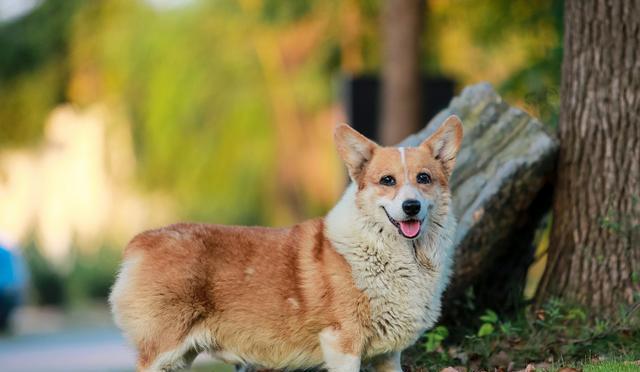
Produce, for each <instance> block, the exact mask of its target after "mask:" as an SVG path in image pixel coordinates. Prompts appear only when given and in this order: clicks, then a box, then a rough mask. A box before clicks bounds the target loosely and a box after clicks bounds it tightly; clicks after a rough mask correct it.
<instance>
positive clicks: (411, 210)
mask: <svg viewBox="0 0 640 372" xmlns="http://www.w3.org/2000/svg"><path fill="white" fill-rule="evenodd" d="M402 210H403V211H404V213H406V214H407V216H415V215H416V214H418V212H420V202H419V201H417V200H415V199H408V200H405V201H404V202H402Z"/></svg>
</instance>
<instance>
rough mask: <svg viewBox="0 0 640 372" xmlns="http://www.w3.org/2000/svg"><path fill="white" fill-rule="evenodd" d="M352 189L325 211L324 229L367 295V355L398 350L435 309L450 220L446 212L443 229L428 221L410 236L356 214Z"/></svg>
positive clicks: (443, 280)
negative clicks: (369, 330)
mask: <svg viewBox="0 0 640 372" xmlns="http://www.w3.org/2000/svg"><path fill="white" fill-rule="evenodd" d="M350 194H351V195H350ZM353 194H355V188H354V187H353V186H352V187H351V188H350V190H348V191H347V192H346V193H345V196H344V198H343V200H342V201H341V202H340V203H339V204H338V205H337V206H336V208H334V210H333V211H332V212H331V213H330V214H329V216H328V218H327V235H328V237H329V238H330V239H331V240H332V242H333V244H334V245H335V246H336V249H337V250H338V251H339V252H340V253H341V254H342V255H343V256H344V257H345V259H346V260H347V262H349V264H350V265H351V268H352V272H353V277H354V280H355V284H356V286H357V287H358V288H360V289H361V290H362V291H363V292H364V293H365V294H366V295H367V296H368V297H369V302H370V310H371V322H372V324H371V326H372V333H373V334H372V335H371V339H370V340H369V343H368V347H367V350H366V354H367V356H374V355H377V354H381V353H386V352H390V351H400V350H403V349H404V348H406V347H408V346H410V345H411V344H413V343H414V342H415V341H416V339H417V338H418V337H419V336H420V335H421V334H422V332H424V331H425V330H426V329H428V328H430V327H432V326H433V325H434V324H435V322H436V321H437V319H438V317H439V315H440V301H441V299H440V297H441V295H442V292H443V290H444V288H445V287H446V285H447V283H448V280H449V275H450V271H451V263H452V253H453V252H452V251H453V249H452V243H451V238H452V235H453V231H454V230H455V222H454V219H453V217H452V216H451V215H450V214H449V215H448V216H447V219H450V220H448V221H447V223H445V224H442V225H443V226H446V229H444V228H443V227H440V226H438V225H436V224H429V225H427V226H425V227H426V228H427V229H429V230H427V231H425V233H424V234H423V236H422V237H421V238H420V239H417V240H415V241H410V240H407V239H405V238H403V237H401V236H400V235H399V234H398V233H397V232H395V231H393V229H392V230H391V231H389V229H383V228H381V227H380V226H376V225H371V223H370V222H369V221H365V219H364V218H362V216H360V217H359V216H358V215H359V212H358V211H357V210H354V209H357V208H356V207H355V203H352V200H351V199H352V198H353V197H354V196H353ZM381 230H385V231H384V232H381Z"/></svg>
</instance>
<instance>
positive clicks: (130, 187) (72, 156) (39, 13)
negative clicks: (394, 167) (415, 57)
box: [0, 0, 562, 370]
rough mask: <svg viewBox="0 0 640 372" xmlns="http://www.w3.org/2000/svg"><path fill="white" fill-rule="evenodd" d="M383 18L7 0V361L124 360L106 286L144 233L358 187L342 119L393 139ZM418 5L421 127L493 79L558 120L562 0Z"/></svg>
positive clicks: (260, 219) (245, 216) (282, 212)
mask: <svg viewBox="0 0 640 372" xmlns="http://www.w3.org/2000/svg"><path fill="white" fill-rule="evenodd" d="M382 12H383V2H382V1H381V0H378V1H376V0H343V1H339V0H322V1H320V0H296V1H278V0H217V1H204V0H90V1H89V0H87V1H83V0H0V247H1V248H0V286H1V287H0V290H1V291H2V293H3V295H2V298H3V299H2V302H0V307H1V308H2V311H0V320H1V323H2V324H1V325H2V328H3V331H2V332H3V333H2V336H1V337H0V365H4V366H5V367H6V366H9V367H7V368H9V369H8V370H12V369H11V368H14V369H15V370H19V369H18V367H19V363H20V360H24V358H30V356H34V355H35V357H33V358H32V360H31V362H32V363H35V364H33V366H35V367H33V368H34V370H38V368H40V367H41V368H40V370H55V368H56V367H54V366H55V365H56V364H55V362H54V360H59V359H60V358H62V359H65V358H75V359H77V364H78V365H77V366H76V365H75V364H71V365H69V364H67V365H66V368H62V369H61V370H72V369H73V368H76V367H77V370H127V366H131V365H132V360H133V356H132V352H131V351H130V350H129V349H128V348H127V347H126V345H125V343H124V341H123V340H122V339H121V336H120V335H119V332H118V331H117V330H115V329H114V328H113V326H112V325H111V321H110V316H109V314H108V308H107V304H106V297H107V295H108V292H109V288H110V286H111V284H112V282H113V280H114V275H115V272H116V270H117V265H118V262H119V259H120V254H121V251H122V249H123V247H124V245H125V244H126V243H127V241H128V240H129V239H130V238H131V237H132V236H133V235H134V234H135V233H137V232H140V231H141V230H144V229H148V228H153V227H157V226H160V225H162V224H167V223H172V222H176V221H183V220H188V221H206V222H211V223H225V224H260V225H268V226H284V225H289V224H292V223H294V222H296V221H299V220H301V219H304V218H308V217H314V216H319V215H322V214H323V213H325V212H326V211H327V210H328V209H329V208H330V207H331V206H332V205H333V204H334V203H335V201H336V200H337V198H338V197H339V196H340V194H341V192H342V190H343V188H344V186H345V184H346V175H345V171H344V169H343V166H342V164H341V163H340V162H339V160H338V158H337V154H336V152H335V151H334V147H333V141H332V128H333V126H334V125H335V123H337V122H345V121H346V122H351V123H352V124H354V126H356V127H357V128H359V129H360V130H362V131H363V132H365V133H368V134H369V135H371V136H373V137H375V136H376V134H377V133H380V128H375V126H376V123H377V122H378V119H377V117H378V111H379V110H378V108H377V107H376V105H375V104H374V105H373V106H370V105H366V102H374V103H375V102H377V101H376V100H377V98H376V97H378V96H379V94H378V91H379V85H380V84H379V80H380V75H381V71H382V69H383V58H382V57H381V50H382V48H383V45H382V44H383V42H382V41H383V40H384V37H383V35H382V32H383V29H384V28H383V27H382V20H381V14H382ZM422 12H423V14H422V19H423V24H422V25H421V26H420V27H421V30H420V33H421V38H420V55H421V58H420V65H419V70H420V73H421V74H422V75H423V76H424V85H423V86H424V89H423V91H424V92H425V94H424V96H425V97H427V98H429V97H430V98H431V99H430V100H429V99H428V101H429V102H427V106H428V107H427V108H425V109H424V112H423V113H422V115H423V117H424V121H423V122H422V125H424V124H426V120H427V119H428V118H430V117H431V116H432V115H433V113H435V112H437V111H438V110H439V109H441V108H443V107H445V106H446V105H447V104H448V101H449V99H450V98H451V97H452V96H453V95H454V94H455V93H457V92H459V91H460V89H461V88H462V87H464V86H465V85H468V84H472V83H477V82H479V81H488V82H490V83H491V84H493V85H494V86H495V87H496V89H497V90H498V91H499V93H500V94H501V95H502V96H503V97H505V99H507V100H508V101H509V102H510V103H511V104H514V105H516V106H519V107H521V108H523V109H525V110H526V111H528V112H530V113H531V114H533V115H535V116H537V117H539V118H541V120H542V121H543V122H544V123H545V124H546V125H549V126H555V125H556V122H557V112H558V106H559V95H558V86H559V81H560V64H561V59H562V3H561V2H560V1H552V0H542V1H536V2H514V1H510V0H494V1H482V0H450V1H448V0H428V1H426V2H425V4H424V7H423V9H422ZM363 97H364V98H363ZM367 97H369V98H368V99H369V101H366V99H365V98H367ZM363 99H365V101H364V102H365V106H362V105H363V103H362V102H363V101H362V100H363ZM371 100H373V101H371ZM419 128H420V127H416V128H412V131H416V130H418V129H419ZM409 133H410V132H409ZM406 134H408V133H406ZM378 139H379V140H381V141H382V142H385V141H384V139H381V138H379V137H378ZM10 310H12V311H10ZM52 346H53V347H54V349H49V347H52ZM55 347H57V348H58V349H55ZM79 347H84V348H86V350H85V349H82V350H85V351H83V352H81V353H79V352H78V348H79ZM92 348H93V349H92ZM47 350H49V351H47ZM65 353H67V354H65ZM79 354H82V358H80V357H79V356H78V355H79ZM56 358H57V359H56ZM12 363H13V364H12ZM16 363H18V364H16ZM37 363H41V365H39V364H37ZM52 363H53V364H52ZM65 363H68V359H67V360H66V362H65ZM38 366H40V367H38ZM74 366H75V367H74ZM129 368H130V367H129ZM0 369H2V368H0ZM3 370H4V369H3Z"/></svg>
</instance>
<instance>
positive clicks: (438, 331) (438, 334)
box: [423, 325, 449, 353]
mask: <svg viewBox="0 0 640 372" xmlns="http://www.w3.org/2000/svg"><path fill="white" fill-rule="evenodd" d="M447 337H449V330H448V329H447V327H445V326H442V325H440V326H437V327H435V328H434V329H432V330H431V331H429V332H427V333H425V338H426V340H425V342H424V344H423V345H424V349H425V350H426V351H427V352H428V353H432V352H434V351H438V349H441V347H442V342H443V341H444V340H445V339H446V338H447Z"/></svg>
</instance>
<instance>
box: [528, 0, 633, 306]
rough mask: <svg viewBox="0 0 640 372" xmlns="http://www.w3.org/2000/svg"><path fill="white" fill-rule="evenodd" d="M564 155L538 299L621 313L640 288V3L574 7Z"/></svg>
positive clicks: (619, 0) (624, 0)
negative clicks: (564, 300)
mask: <svg viewBox="0 0 640 372" xmlns="http://www.w3.org/2000/svg"><path fill="white" fill-rule="evenodd" d="M564 19H565V36H564V60H563V64H562V87H561V99H562V102H561V112H560V124H559V125H560V128H559V136H560V156H559V163H558V168H557V181H556V182H557V183H556V189H555V195H554V203H553V228H552V233H551V240H550V245H549V252H548V257H549V259H548V264H547V268H546V270H545V273H544V275H543V278H542V281H541V283H540V287H539V288H538V293H537V299H538V303H541V302H542V301H544V300H546V299H548V298H550V297H554V296H558V297H561V298H563V299H566V300H568V301H571V302H577V303H579V304H582V305H585V306H586V307H587V308H589V309H591V310H592V312H591V316H604V315H611V316H615V315H616V314H617V313H618V309H619V306H620V305H622V304H629V303H632V302H633V300H634V299H633V297H634V294H636V295H637V293H638V291H639V290H640V211H639V209H640V116H639V115H640V2H639V1H637V0H616V1H607V2H605V1H583V0H567V1H566V3H565V15H564Z"/></svg>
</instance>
